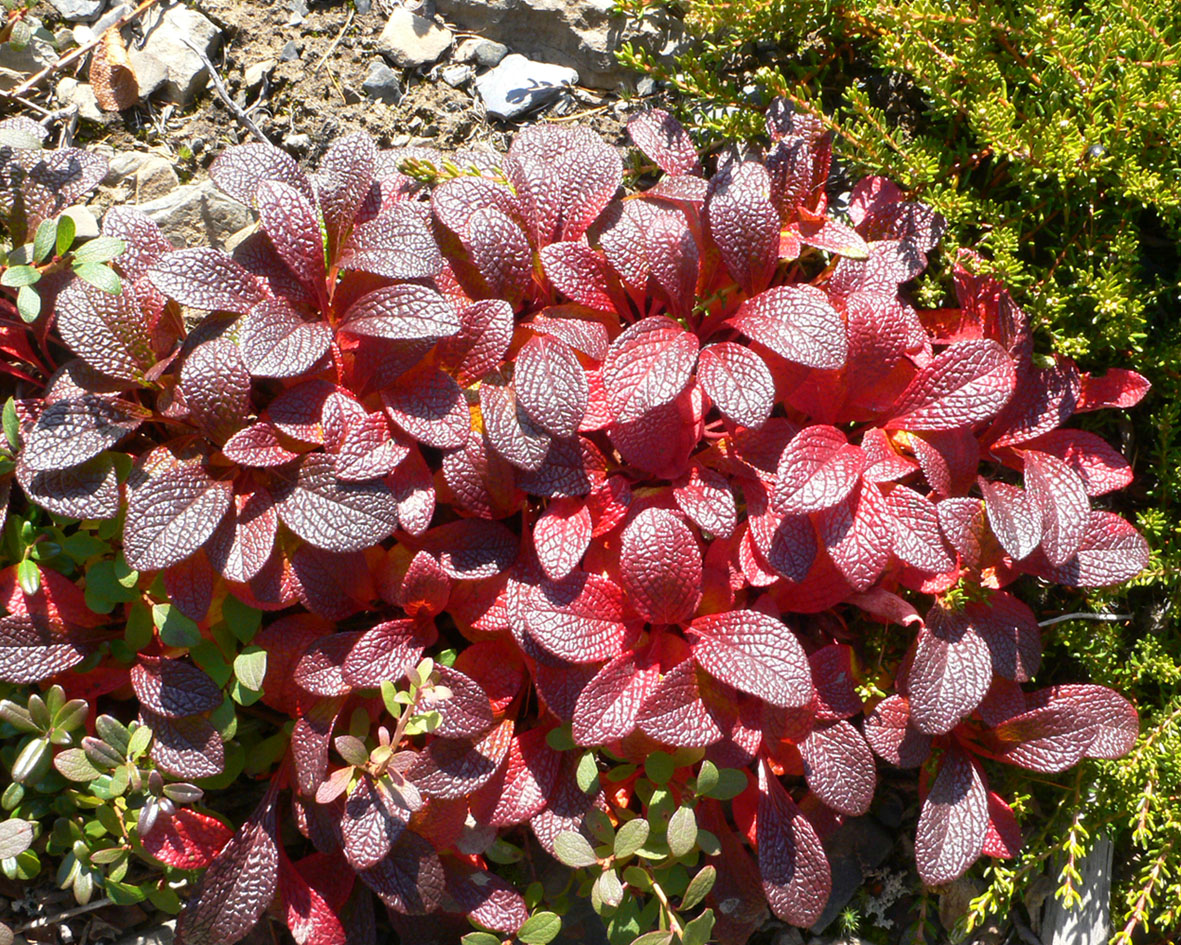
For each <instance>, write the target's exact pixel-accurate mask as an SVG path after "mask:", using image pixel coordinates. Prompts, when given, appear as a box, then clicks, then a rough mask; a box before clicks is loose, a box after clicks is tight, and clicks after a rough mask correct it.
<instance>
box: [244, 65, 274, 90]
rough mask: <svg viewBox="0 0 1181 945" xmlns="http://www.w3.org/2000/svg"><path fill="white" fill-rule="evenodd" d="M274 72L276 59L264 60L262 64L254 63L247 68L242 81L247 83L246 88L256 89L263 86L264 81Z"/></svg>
mask: <svg viewBox="0 0 1181 945" xmlns="http://www.w3.org/2000/svg"><path fill="white" fill-rule="evenodd" d="M274 70H275V60H274V59H264V60H263V61H262V62H255V63H252V64H251V65H249V66H247V67H246V71H245V72H244V73H243V74H242V81H243V82H245V83H246V88H248V89H253V88H256V87H257V86H260V85H262V80H263V79H264V78H265V77H266V76H268V75H270V74H271V73H272V72H273V71H274Z"/></svg>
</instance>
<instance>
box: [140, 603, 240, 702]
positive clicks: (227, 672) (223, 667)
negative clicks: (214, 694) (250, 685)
mask: <svg viewBox="0 0 1181 945" xmlns="http://www.w3.org/2000/svg"><path fill="white" fill-rule="evenodd" d="M145 609H146V608H145ZM189 656H191V657H192V658H193V662H194V663H196V664H197V665H198V666H200V667H201V668H202V669H203V670H205V672H206V674H207V675H208V676H209V678H210V679H212V680H213V681H214V682H215V683H217V686H218V688H219V689H221V688H224V687H225V686H226V685H227V684H228V683H229V681H230V679H232V678H233V675H234V670H233V668H232V667H231V666H230V664H229V662H228V661H227V660H226V657H225V654H224V653H222V651H221V648H220V647H219V646H218V645H217V644H216V643H214V642H213V641H212V640H202V641H201V643H200V645H199V646H195V647H193V648H192V649H191V650H189Z"/></svg>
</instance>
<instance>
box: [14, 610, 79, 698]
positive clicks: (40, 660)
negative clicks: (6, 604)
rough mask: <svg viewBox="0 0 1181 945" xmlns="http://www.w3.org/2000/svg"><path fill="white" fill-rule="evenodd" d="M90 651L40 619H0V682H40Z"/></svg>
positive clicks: (16, 617)
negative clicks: (0, 680)
mask: <svg viewBox="0 0 1181 945" xmlns="http://www.w3.org/2000/svg"><path fill="white" fill-rule="evenodd" d="M92 649H93V647H91V646H90V645H89V644H86V643H83V642H80V641H74V640H71V639H70V637H69V636H67V635H63V634H60V633H57V632H55V631H54V630H52V629H51V628H50V627H49V626H48V625H46V624H45V622H44V621H43V620H41V619H39V618H32V617H29V616H24V615H19V614H10V615H9V616H7V617H0V679H3V680H4V681H5V682H10V683H18V684H22V685H23V684H27V683H34V682H41V681H42V680H44V679H49V678H50V677H52V676H56V675H57V674H58V673H62V672H65V671H66V670H67V669H71V668H72V667H74V666H76V665H78V664H79V663H81V662H82V661H83V660H84V659H86V657H87V656H89V655H90V651H91V650H92Z"/></svg>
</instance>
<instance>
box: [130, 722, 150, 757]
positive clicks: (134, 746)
mask: <svg viewBox="0 0 1181 945" xmlns="http://www.w3.org/2000/svg"><path fill="white" fill-rule="evenodd" d="M151 742H152V730H151V729H150V728H149V727H148V726H146V725H140V726H137V727H136V729H135V731H134V732H132V733H131V739H130V741H128V742H127V757H128V758H130V759H131V760H132V761H138V760H139V758H140V756H141V755H142V754H143V753H144V752H145V751H146V750H147V748H148V745H150V744H151Z"/></svg>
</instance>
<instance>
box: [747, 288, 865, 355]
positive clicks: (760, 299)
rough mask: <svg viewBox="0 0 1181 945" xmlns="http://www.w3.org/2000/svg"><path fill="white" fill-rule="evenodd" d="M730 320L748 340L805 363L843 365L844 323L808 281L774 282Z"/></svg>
mask: <svg viewBox="0 0 1181 945" xmlns="http://www.w3.org/2000/svg"><path fill="white" fill-rule="evenodd" d="M729 323H730V324H731V325H733V326H734V327H735V328H736V329H738V330H739V331H740V332H742V333H743V334H744V335H746V336H747V337H748V338H750V339H751V341H757V342H758V343H759V344H761V345H766V346H767V347H768V348H770V349H771V350H772V351H774V352H775V353H776V354H778V355H779V356H780V357H783V358H786V359H787V360H789V361H793V362H795V363H796V364H802V365H804V366H805V367H812V368H821V369H824V370H831V369H833V368H839V367H843V366H844V364H845V359H846V358H847V357H848V353H849V341H848V337H847V336H846V333H845V323H844V321H843V320H842V318H841V316H840V315H839V314H838V313H837V311H836V309H834V308H833V307H832V305H831V304H829V301H828V296H826V295H825V294H824V292H822V291H821V290H820V289H817V288H816V287H815V286H810V285H784V286H776V287H774V288H772V289H768V290H767V291H766V292H761V293H759V294H758V295H756V296H754V297H753V298H750V299H747V300H746V301H745V302H743V303H742V305H740V306H739V308H738V312H737V313H736V314H735V315H734V317H733V318H731V319H730V320H729Z"/></svg>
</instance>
